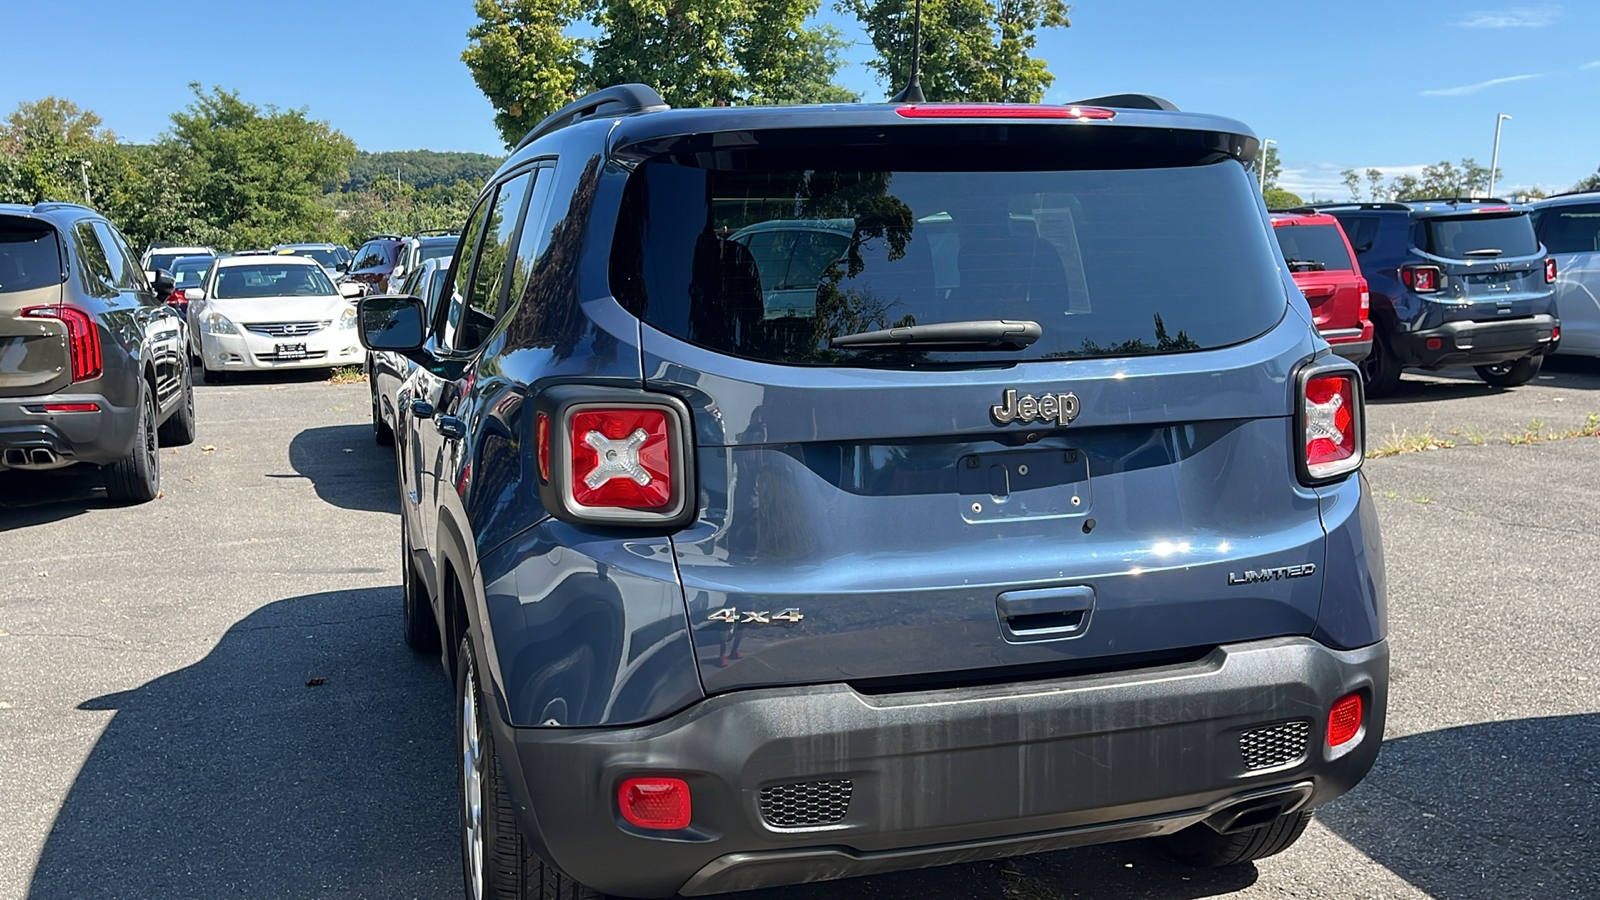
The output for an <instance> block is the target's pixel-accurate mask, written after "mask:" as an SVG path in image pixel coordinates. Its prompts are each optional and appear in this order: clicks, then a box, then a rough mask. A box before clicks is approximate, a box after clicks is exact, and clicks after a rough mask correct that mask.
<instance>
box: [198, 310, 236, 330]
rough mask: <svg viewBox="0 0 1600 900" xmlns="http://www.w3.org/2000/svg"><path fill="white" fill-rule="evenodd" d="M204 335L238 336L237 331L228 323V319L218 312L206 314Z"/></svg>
mask: <svg viewBox="0 0 1600 900" xmlns="http://www.w3.org/2000/svg"><path fill="white" fill-rule="evenodd" d="M205 331H206V334H238V333H239V329H238V328H236V327H234V324H233V323H232V322H230V321H228V317H227V316H225V315H223V314H222V313H219V312H213V313H206V317H205Z"/></svg>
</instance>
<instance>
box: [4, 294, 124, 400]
mask: <svg viewBox="0 0 1600 900" xmlns="http://www.w3.org/2000/svg"><path fill="white" fill-rule="evenodd" d="M22 315H23V316H24V317H26V318H31V319H55V320H56V321H58V322H61V323H63V324H65V325H66V326H67V351H68V355H69V356H70V357H71V360H72V380H73V382H74V383H76V382H79V381H88V380H90V379H92V378H99V377H100V373H101V372H103V371H104V370H105V367H104V362H103V360H102V358H101V355H100V327H99V325H98V324H97V323H96V322H95V320H94V316H93V315H92V314H90V313H89V311H88V310H85V309H82V308H80V307H76V306H70V305H67V304H65V303H63V304H59V305H55V306H29V307H26V308H24V309H23V310H22Z"/></svg>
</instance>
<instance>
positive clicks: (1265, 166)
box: [1261, 144, 1283, 191]
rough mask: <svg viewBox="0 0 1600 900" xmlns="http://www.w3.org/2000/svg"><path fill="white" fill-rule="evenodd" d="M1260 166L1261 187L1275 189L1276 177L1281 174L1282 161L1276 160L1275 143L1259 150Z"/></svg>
mask: <svg viewBox="0 0 1600 900" xmlns="http://www.w3.org/2000/svg"><path fill="white" fill-rule="evenodd" d="M1261 166H1262V176H1263V177H1262V184H1261V189H1262V190H1263V191H1275V190H1277V189H1278V177H1279V176H1280V175H1282V174H1283V163H1281V162H1280V161H1279V160H1278V148H1277V147H1276V146H1275V145H1273V144H1268V145H1267V148H1266V149H1265V150H1263V151H1261Z"/></svg>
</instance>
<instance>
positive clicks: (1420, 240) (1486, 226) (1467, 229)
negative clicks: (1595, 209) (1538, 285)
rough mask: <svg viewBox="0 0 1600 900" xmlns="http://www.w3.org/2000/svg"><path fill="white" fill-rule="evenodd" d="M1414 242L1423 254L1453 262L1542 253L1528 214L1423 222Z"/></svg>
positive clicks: (1418, 225) (1417, 227)
mask: <svg viewBox="0 0 1600 900" xmlns="http://www.w3.org/2000/svg"><path fill="white" fill-rule="evenodd" d="M1411 240H1412V243H1414V244H1416V245H1417V248H1418V249H1420V250H1421V251H1422V252H1424V253H1431V254H1433V255H1434V256H1444V257H1448V258H1450V259H1469V258H1472V257H1489V258H1492V257H1496V256H1532V255H1533V254H1535V253H1538V252H1539V240H1538V238H1536V237H1534V236H1533V222H1532V221H1531V220H1530V219H1529V218H1528V215H1527V214H1526V213H1519V214H1516V215H1510V216H1482V215H1473V216H1461V217H1459V218H1437V219H1422V220H1420V221H1418V222H1417V223H1416V225H1414V226H1413V227H1412V233H1411Z"/></svg>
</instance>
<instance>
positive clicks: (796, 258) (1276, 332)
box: [358, 85, 1389, 900]
mask: <svg viewBox="0 0 1600 900" xmlns="http://www.w3.org/2000/svg"><path fill="white" fill-rule="evenodd" d="M1259 151H1260V142H1259V140H1258V139H1257V138H1256V137H1255V135H1254V134H1252V133H1251V132H1250V130H1249V128H1247V127H1246V126H1245V125H1243V124H1242V123H1240V122H1237V121H1234V120H1231V119H1226V118H1221V117H1218V116H1209V115H1200V114H1193V113H1180V112H1177V111H1176V110H1175V109H1174V108H1173V107H1172V106H1171V104H1168V103H1166V102H1165V101H1161V100H1158V99H1156V98H1151V97H1143V96H1135V95H1122V96H1119V97H1114V98H1102V99H1101V100H1098V101H1093V100H1091V101H1084V102H1083V103H1081V104H1079V105H1075V106H1053V105H1051V106H1045V105H1031V104H971V105H968V104H936V103H935V104H920V103H889V104H852V105H836V106H810V107H807V106H788V107H774V108H757V107H729V108H715V109H668V108H667V106H666V104H665V103H663V102H662V99H661V97H660V96H659V95H657V94H656V93H655V92H654V91H653V90H651V89H649V88H647V87H644V86H641V85H628V86H620V87H616V88H609V89H607V90H604V91H601V92H599V93H597V94H594V95H591V96H589V97H586V98H584V99H583V100H580V101H577V102H576V103H573V104H571V105H569V106H567V107H565V108H564V109H562V110H560V111H558V112H557V113H555V114H554V115H553V116H551V117H550V118H549V119H547V120H545V121H544V122H542V123H541V124H540V125H539V126H537V127H536V128H535V129H534V130H533V131H532V132H531V133H530V134H529V135H528V136H527V138H526V139H524V140H523V141H522V143H521V144H520V145H519V146H518V147H517V148H516V149H515V150H514V151H513V152H512V154H511V157H510V158H509V159H508V160H507V161H506V162H505V164H504V165H503V166H502V167H501V169H500V170H499V171H498V172H497V173H496V174H495V175H494V177H493V178H492V179H491V180H490V182H489V184H488V185H487V186H486V187H485V188H484V190H483V193H482V194H481V195H480V197H479V199H478V202H477V204H476V206H475V208H474V210H473V212H472V213H471V215H470V218H469V219H468V220H467V223H466V227H465V228H463V229H462V234H461V237H460V240H459V244H458V247H457V249H456V251H455V253H454V256H453V261H452V262H451V264H450V266H449V269H448V274H447V276H446V285H445V288H444V290H445V291H448V292H449V293H446V294H443V295H442V296H443V297H444V298H446V299H445V300H444V302H439V303H437V304H436V305H435V306H434V307H433V308H431V309H430V307H429V305H428V304H427V302H426V301H425V300H424V299H423V298H418V297H406V296H380V297H367V298H365V299H364V300H363V301H362V302H361V307H360V311H359V316H358V321H359V324H360V327H361V330H362V340H363V342H364V343H365V344H366V346H367V347H368V349H370V350H373V351H387V352H392V353H398V354H404V355H406V356H407V357H409V358H410V359H411V360H412V361H413V362H415V363H416V364H417V366H416V370H415V371H414V372H413V373H412V374H411V376H410V377H409V379H408V381H407V384H406V387H405V389H404V390H403V391H402V393H406V394H407V395H408V397H409V402H403V403H397V404H396V406H397V409H398V411H399V416H400V421H399V422H398V423H397V427H396V428H395V437H396V444H397V456H398V462H399V465H398V468H399V472H400V477H401V480H402V483H401V490H400V509H401V522H402V524H401V541H400V552H401V560H402V564H403V568H402V572H403V576H402V589H401V591H400V592H399V597H400V599H401V600H402V602H403V609H404V613H403V621H404V627H405V635H406V640H407V641H408V643H409V644H410V645H411V646H412V647H413V648H414V649H416V650H418V651H421V652H427V653H430V654H439V655H440V656H441V659H442V660H443V662H444V663H445V665H446V667H447V669H448V671H450V672H452V673H453V674H454V677H455V684H456V688H457V694H456V704H455V710H456V722H457V728H458V731H457V742H456V747H457V748H459V749H458V751H457V752H456V753H455V756H456V759H457V760H459V761H460V769H459V771H458V775H459V777H458V779H457V781H456V785H457V790H458V793H459V797H460V811H461V816H460V821H461V823H462V826H463V827H462V830H461V833H462V842H461V844H462V860H463V863H464V869H465V873H466V874H465V877H466V883H467V887H468V895H469V896H471V897H475V898H476V897H491V896H492V897H502V898H528V897H543V898H560V900H575V898H579V897H585V898H588V897H594V896H596V895H597V894H596V892H600V893H604V894H610V895H619V896H628V897H667V896H673V895H677V894H682V895H687V896H697V895H702V894H715V893H724V892H732V891H744V890H750V889H756V888H762V887H767V886H775V885H782V884H790V883H795V882H802V881H815V880H822V879H830V878H843V877H847V876H852V875H859V874H868V873H875V872H883V871H889V870H893V869H904V868H912V867H921V866H933V865H941V864H946V863H952V862H958V861H973V860H981V859H992V858H997V857H1004V856H1011V855H1017V854H1023V853H1035V852H1040V851H1044V850H1050V849H1056V848H1061V847H1069V846H1074V845H1078V844H1085V843H1096V842H1105V841H1114V840H1125V839H1132V838H1143V837H1151V838H1157V839H1160V840H1161V841H1162V844H1163V846H1165V847H1166V848H1167V849H1168V850H1169V851H1170V852H1172V853H1173V854H1174V855H1175V856H1177V857H1178V858H1179V859H1182V860H1185V861H1187V862H1189V863H1192V864H1197V865H1206V866H1222V865H1233V864H1239V863H1244V862H1247V861H1249V860H1253V859H1258V858H1261V857H1263V856H1268V855H1271V854H1273V853H1277V852H1279V851H1281V850H1283V849H1285V848H1286V847H1288V846H1289V845H1290V844H1292V843H1293V842H1294V841H1295V840H1296V839H1297V838H1298V837H1299V835H1300V834H1301V833H1302V831H1303V830H1304V829H1305V827H1306V825H1307V823H1308V822H1309V821H1310V819H1311V814H1312V810H1313V809H1314V808H1316V807H1317V806H1319V805H1321V804H1323V803H1326V802H1328V801H1330V800H1333V799H1334V798H1336V797H1338V796H1339V795H1341V794H1343V793H1344V792H1346V791H1348V790H1349V789H1350V788H1351V787H1353V786H1354V785H1355V784H1356V783H1357V782H1359V781H1360V780H1361V779H1362V778H1363V777H1364V776H1365V775H1366V773H1367V771H1368V770H1369V769H1370V767H1371V766H1372V764H1373V761H1374V760H1375V758H1376V756H1377V753H1378V748H1379V744H1380V743H1381V741H1382V737H1383V727H1384V716H1385V708H1386V698H1387V688H1388V659H1389V651H1388V644H1387V641H1386V636H1385V635H1386V631H1385V629H1386V624H1385V593H1384V575H1383V548H1382V543H1381V541H1380V539H1379V535H1378V522H1377V514H1376V510H1375V506H1374V502H1373V498H1372V495H1371V491H1370V490H1369V488H1368V487H1367V484H1366V481H1365V479H1364V478H1363V477H1362V474H1361V471H1360V469H1361V462H1362V456H1363V424H1362V423H1363V419H1364V415H1365V412H1364V410H1365V407H1364V399H1363V394H1362V390H1361V376H1360V373H1359V371H1358V369H1357V368H1356V366H1355V364H1354V363H1352V362H1350V361H1348V360H1346V359H1342V358H1340V357H1339V356H1337V355H1336V354H1334V353H1333V352H1332V351H1331V350H1330V348H1329V346H1328V344H1327V343H1326V342H1325V341H1324V340H1323V339H1322V338H1320V337H1319V336H1318V334H1317V332H1316V329H1315V328H1314V327H1313V320H1312V315H1311V310H1310V307H1309V306H1308V305H1307V304H1306V302H1305V298H1304V296H1303V295H1302V294H1301V293H1300V291H1298V290H1297V289H1296V287H1295V283H1294V281H1293V280H1292V278H1291V277H1290V274H1289V272H1288V267H1287V266H1285V265H1284V261H1283V256H1282V253H1281V252H1280V251H1279V248H1278V245H1277V244H1276V242H1274V241H1273V239H1272V235H1271V233H1270V226H1269V224H1268V222H1267V220H1266V217H1265V216H1264V215H1262V209H1261V200H1260V193H1259V190H1258V189H1257V180H1256V175H1255V174H1254V168H1253V167H1254V162H1255V160H1256V158H1257V154H1258V153H1259ZM757 226H759V227H757Z"/></svg>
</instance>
